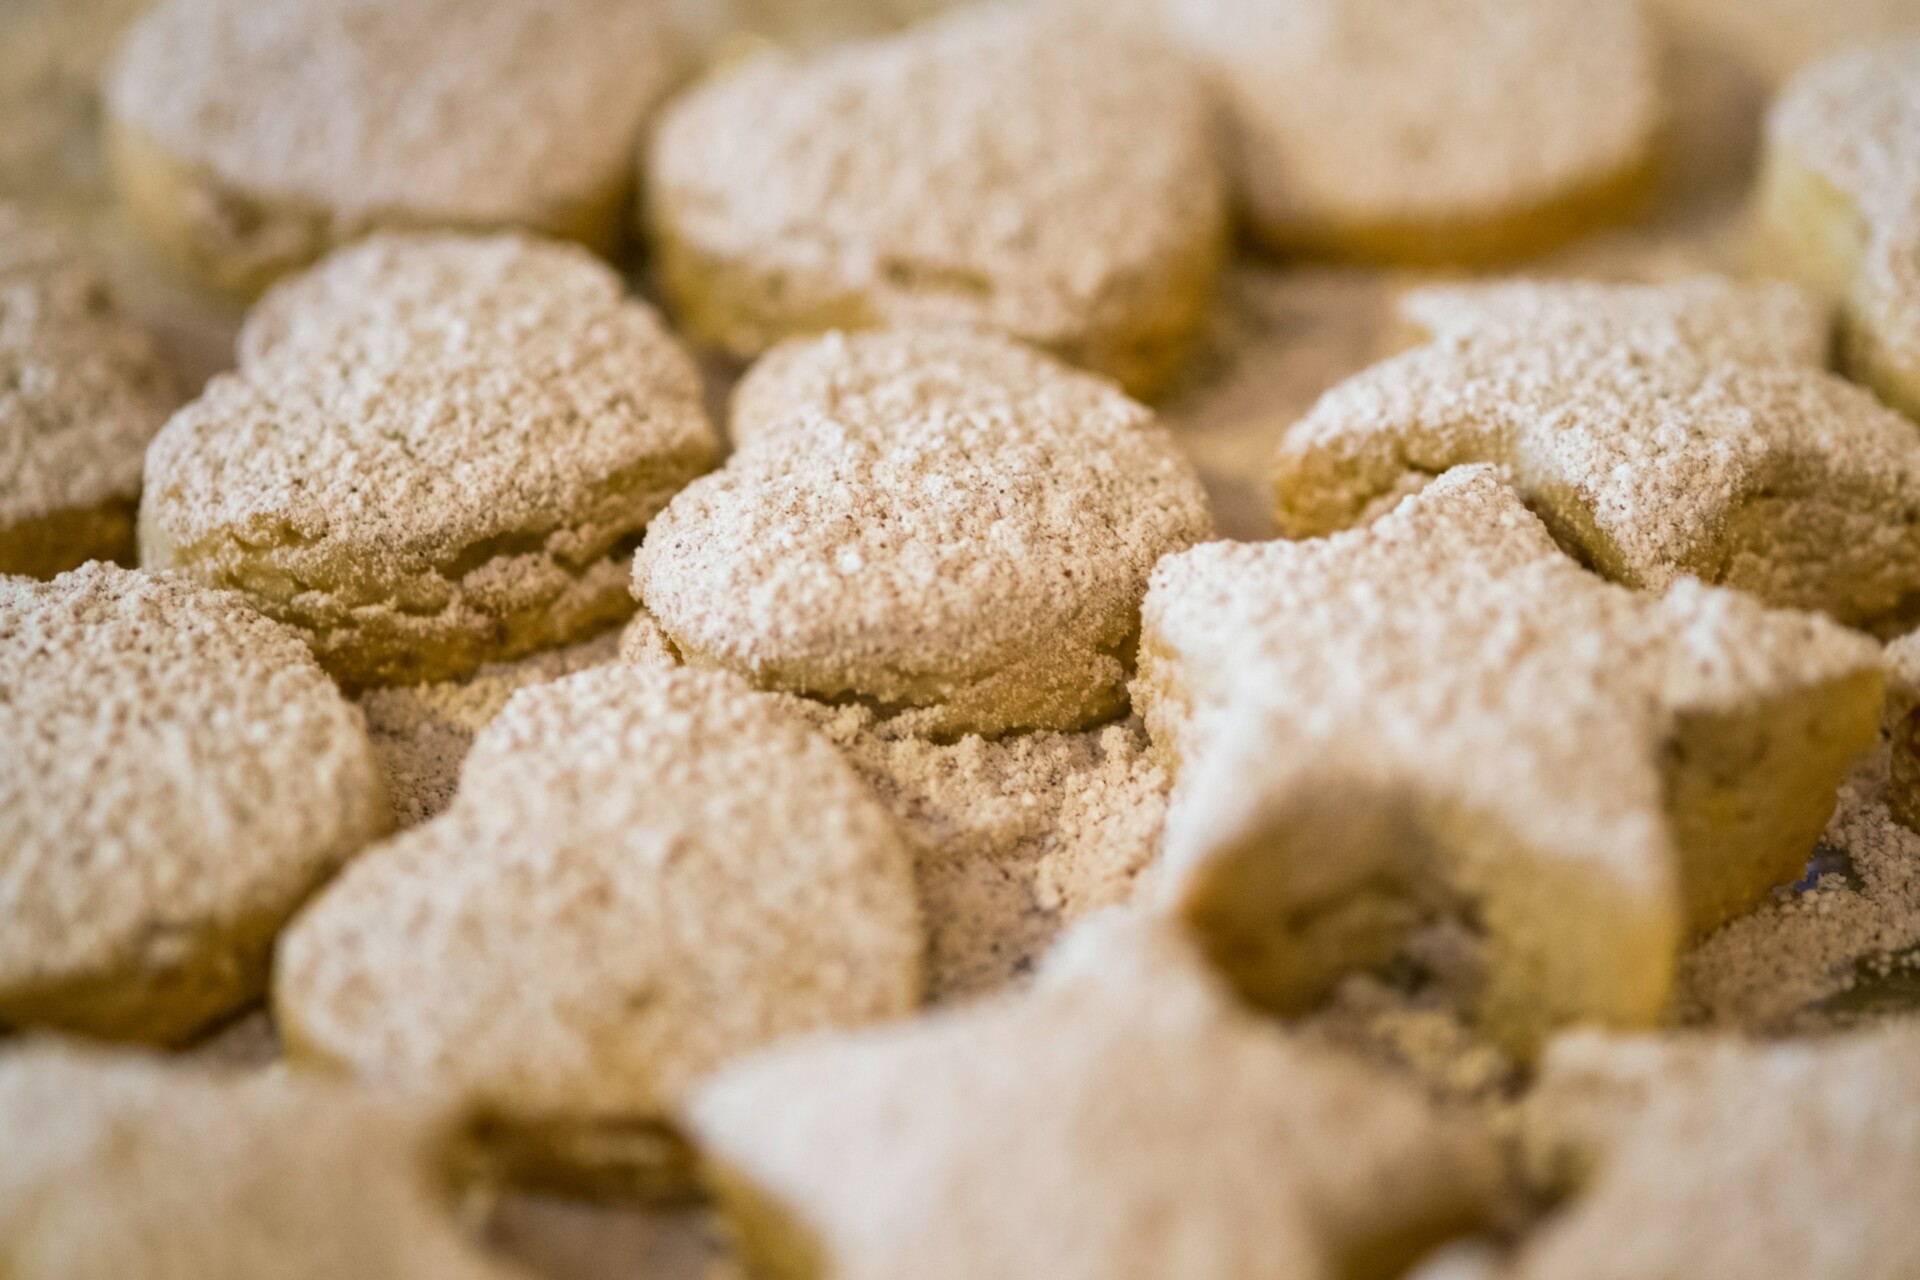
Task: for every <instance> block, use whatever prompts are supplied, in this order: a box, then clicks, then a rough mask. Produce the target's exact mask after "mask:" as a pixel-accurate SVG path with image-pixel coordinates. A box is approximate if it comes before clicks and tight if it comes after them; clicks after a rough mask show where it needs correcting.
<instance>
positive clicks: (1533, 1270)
mask: <svg viewBox="0 0 1920 1280" xmlns="http://www.w3.org/2000/svg"><path fill="white" fill-rule="evenodd" d="M1916 1081H1920V1033H1916V1032H1915V1031H1914V1029H1913V1028H1911V1027H1895V1028H1888V1029H1886V1030H1882V1031H1877V1032H1872V1033H1864V1034H1858V1035H1850V1036H1842V1037H1837V1038H1833V1039H1823V1040H1815V1041H1808V1042H1798V1043H1773V1044H1756V1043H1752V1042H1747V1041H1742V1040H1738V1039H1735V1038H1732V1037H1705V1036H1700V1037H1678V1038H1674V1039H1671V1040H1659V1039H1654V1038H1653V1037H1606V1036H1599V1035H1594V1034H1591V1033H1588V1034H1581V1035H1576V1036H1572V1037H1569V1038H1567V1039H1565V1040H1563V1041H1561V1042H1560V1043H1558V1044H1556V1045H1555V1046H1554V1047H1553V1051H1552V1052H1551V1053H1550V1054H1549V1055H1548V1058H1547V1061H1546V1067H1545V1070H1544V1072H1543V1074H1542V1078H1541V1082H1540V1087H1539V1089H1538V1090H1537V1091H1536V1092H1535V1093H1534V1095H1533V1096H1532V1097H1531V1098H1530V1099H1529V1100H1528V1102H1527V1104H1526V1108H1525V1111H1524V1120H1523V1126H1522V1136H1523V1141H1524V1145H1525V1149H1526V1153H1527V1156H1528V1161H1529V1163H1530V1164H1531V1165H1532V1166H1533V1168H1534V1171H1535V1173H1536V1175H1537V1176H1540V1177H1543V1178H1544V1179H1545V1180H1546V1181H1547V1182H1548V1183H1550V1184H1551V1185H1553V1186H1554V1187H1556V1188H1557V1189H1559V1190H1561V1191H1570V1192H1572V1193H1573V1195H1572V1198H1571V1200H1570V1202H1569V1203H1567V1204H1566V1205H1565V1206H1563V1208H1562V1211H1561V1212H1560V1214H1558V1215H1557V1216H1556V1217H1555V1219H1554V1220H1553V1221H1552V1222H1550V1223H1548V1224H1547V1225H1546V1226H1545V1227H1544V1228H1543V1229H1542V1230H1541V1231H1540V1232H1539V1233H1538V1234H1536V1235H1534V1236H1533V1237H1531V1238H1530V1239H1529V1240H1528V1241H1527V1242H1526V1243H1525V1244H1524V1245H1523V1246H1522V1248H1521V1249H1520V1252H1519V1256H1518V1258H1517V1260H1516V1262H1515V1265H1514V1267H1513V1270H1512V1272H1511V1274H1512V1275H1514V1276H1515V1277H1518V1278H1519V1280H1546V1278H1547V1277H1552V1280H1627V1278H1628V1277H1644V1276H1650V1275H1685V1276H1689V1277H1697V1278H1698V1280H1746V1278H1747V1277H1751V1276H1763V1275H1792V1276H1804V1277H1807V1280H1854V1278H1855V1277H1860V1276H1897V1275H1905V1274H1907V1273H1909V1272H1912V1271H1913V1270H1914V1269H1915V1268H1916V1267H1920V1227H1916V1225H1915V1223H1914V1218H1913V1213H1912V1211H1911V1210H1912V1206H1913V1204H1914V1201H1915V1198H1916V1197H1920V1084H1916Z"/></svg>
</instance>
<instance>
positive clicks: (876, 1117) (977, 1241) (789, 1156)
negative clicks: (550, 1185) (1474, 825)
mask: <svg viewBox="0 0 1920 1280" xmlns="http://www.w3.org/2000/svg"><path fill="white" fill-rule="evenodd" d="M690 1114H691V1123H692V1126H693V1128H694V1130H695V1132H696V1133H697V1134H698V1136H699V1137H700V1139H701V1140H702V1141H703V1143H704V1144H705V1145H706V1147H707V1149H708V1151H709V1155H710V1160H711V1162H712V1164H713V1165H714V1167H715V1173H716V1179H717V1183H718V1188H719V1194H720V1199H721V1203H722V1206H723V1207H725V1208H728V1209H730V1210H732V1211H733V1213H734V1215H735V1217H736V1220H737V1225H738V1226H739V1228H740V1229H741V1233H742V1235H743V1239H744V1243H745V1245H746V1247H747V1250H748V1253H749V1255H750V1257H751V1258H752V1260H753V1261H754V1262H756V1263H759V1264H760V1265H762V1266H763V1267H765V1268H766V1270H767V1272H768V1273H769V1274H783V1273H784V1274H799V1272H798V1271H796V1270H793V1268H796V1267H798V1266H800V1265H801V1262H802V1259H803V1258H804V1259H806V1261H808V1262H810V1263H811V1264H812V1265H814V1266H816V1267H817V1268H818V1269H819V1272H820V1273H821V1274H831V1275H833V1276H835V1277H838V1278H839V1280H882V1278H883V1277H891V1276H902V1275H913V1276H916V1277H922V1278H924V1280H957V1278H959V1277H976V1276H982V1275H994V1276H1039V1275H1046V1276H1052V1277H1059V1278H1060V1280H1095V1278H1096V1277H1097V1278H1098V1280H1147V1278H1148V1277H1163V1276H1171V1275H1181V1276H1228V1275H1231V1276H1238V1277H1248V1278H1249V1280H1254V1278H1258V1280H1282V1278H1283V1277H1284V1278H1286V1280H1331V1277H1334V1276H1338V1275H1345V1274H1354V1273H1355V1271H1354V1270H1353V1267H1354V1264H1355V1262H1356V1261H1357V1259H1359V1258H1360V1257H1363V1256H1364V1257H1366V1258H1367V1259H1368V1260H1369V1264H1370V1265H1372V1266H1376V1267H1378V1268H1379V1269H1380V1271H1381V1273H1382V1274H1386V1273H1389V1272H1391V1271H1392V1270H1393V1269H1394V1268H1395V1266H1396V1264H1404V1263H1406V1262H1408V1261H1410V1260H1411V1259H1412V1257H1414V1256H1417V1254H1418V1253H1419V1252H1420V1251H1421V1250H1422V1249H1424V1248H1425V1247H1427V1246H1429V1245H1431V1244H1432V1243H1434V1242H1435V1240H1436V1239H1438V1238H1441V1237H1444V1236H1445V1235H1446V1234H1447V1233H1448V1231H1449V1230H1451V1229H1455V1228H1457V1227H1459V1226H1461V1225H1463V1224H1464V1223H1465V1222H1466V1221H1469V1220H1471V1219H1472V1218H1473V1217H1474V1216H1475V1215H1476V1214H1478V1213H1479V1212H1482V1211H1483V1210H1484V1209H1485V1207H1486V1206H1487V1204H1488V1202H1489V1199H1490V1197H1491V1193H1492V1189H1493V1185H1494V1183H1495V1181H1496V1173H1495V1167H1496V1162H1495V1160H1494V1158H1493V1152H1492V1148H1491V1144H1490V1143H1489V1142H1488V1141H1487V1140H1486V1138H1485V1136H1484V1135H1483V1134H1481V1133H1479V1132H1478V1131H1476V1130H1475V1129H1474V1128H1473V1126H1471V1125H1470V1124H1468V1123H1466V1122H1464V1121H1462V1120H1460V1119H1458V1118H1455V1117H1449V1116H1445V1115H1442V1114H1440V1113H1439V1112H1437V1111H1436V1109H1435V1108H1434V1107H1433V1106H1432V1105H1431V1104H1430V1103H1428V1102H1427V1100H1426V1099H1425V1098H1424V1097H1422V1096H1421V1095H1420V1094H1419V1093H1418V1092H1417V1091H1416V1090H1414V1089H1412V1088H1411V1087H1409V1086H1407V1085H1405V1084H1403V1083H1402V1082H1400V1081H1397V1080H1395V1079H1393V1078H1391V1077H1389V1076H1386V1075H1384V1074H1383V1073H1379V1072H1377V1071H1376V1070H1375V1069H1373V1068H1371V1067H1369V1066H1367V1065H1366V1064H1365V1063H1363V1062H1360V1061H1358V1060H1356V1059H1350V1058H1347V1057H1345V1056H1343V1055H1341V1054H1338V1053H1336V1052H1333V1051H1330V1050H1328V1049H1325V1048H1322V1047H1319V1046H1313V1045H1309V1044H1306V1043H1304V1042H1301V1041H1299V1040H1295V1039H1292V1038H1290V1037H1289V1036H1287V1035H1286V1034H1285V1033H1284V1032H1282V1031H1280V1030H1279V1029H1277V1028H1275V1027H1274V1026H1272V1025H1270V1024H1268V1023H1266V1022H1264V1021H1263V1020H1261V1019H1259V1018H1257V1017H1255V1016H1254V1015H1252V1014H1250V1013H1248V1012H1246V1011H1244V1010H1243V1009H1240V1008H1239V1007H1237V1006H1236V1005H1235V1004H1234V1002H1233V1000H1232V998H1231V997H1230V996H1229V995H1228V994H1227V993H1225V992H1224V991H1222V990H1220V989H1218V988H1217V987H1216V986H1214V985H1213V984H1212V983H1211V982H1210V981H1209V980H1208V978H1207V977H1206V975H1205V973H1204V972H1203V970H1202V966H1201V965H1200V964H1199V962H1198V960H1197V959H1196V958H1195V957H1194V956H1193V955H1192V954H1190V953H1189V951H1188V950H1187V948H1186V947H1184V946H1183V945H1182V944H1181V943H1180V941H1179V939H1177V938H1175V937H1169V936H1168V935H1167V934H1166V933H1165V932H1164V931H1163V930H1160V929H1157V928H1155V927H1154V926H1153V925H1152V924H1151V923H1150V922H1147V921H1143V920H1124V919H1121V920H1104V921H1101V922H1100V923H1099V924H1097V925H1091V924H1090V925H1088V926H1083V927H1082V929H1081V930H1079V931H1077V932H1076V934H1073V935H1069V938H1068V940H1067V941H1066V942H1065V943H1064V944H1063V946H1062V949H1061V950H1060V951H1059V952H1058V953H1056V955H1055V957H1054V958H1053V959H1052V960H1050V962H1049V964H1048V967H1047V969H1046V970H1045V971H1044V972H1043V973H1042V976H1041V979H1040V982H1039V983H1038V985H1037V986H1036V987H1035V988H1034V989H1033V990H1031V991H1027V992H1020V993H1016V994H1013V995H1010V996H1005V997H1001V998H998V999H995V1000H991V1001H988V1002H985V1003H980V1004H975V1005H972V1006H969V1007H965V1008H962V1009H959V1010H956V1011H953V1012H951V1013H946V1014H937V1015H934V1016H932V1017H929V1018H924V1019H921V1020H920V1021H918V1022H916V1023H913V1024H911V1025H909V1026H905V1027H900V1028H887V1029H881V1030H878V1031H871V1032H864V1033H858V1034H853V1035H848V1036H842V1037H838V1038H835V1039H832V1040H825V1041H815V1042H812V1043H808V1044H800V1045H795V1046H791V1047H786V1048H781V1049H776V1050H774V1051H772V1052H770V1053H768V1054H765V1055H762V1056H760V1057H757V1058H754V1059H751V1060H748V1061H745V1062H741V1063H738V1064H735V1065H733V1066H731V1067H729V1068H727V1069H725V1070H724V1071H722V1072H721V1074H720V1075H719V1076H718V1077H717V1078H716V1079H715V1080H714V1081H713V1082H712V1083H710V1084H709V1085H707V1086H706V1087H705V1088H703V1089H702V1090H701V1091H700V1093H699V1094H698V1095H697V1097H696V1098H695V1101H694V1104H693V1106H692V1108H691V1112H690ZM783 1269H784V1270H783Z"/></svg>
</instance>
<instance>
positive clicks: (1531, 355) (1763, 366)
mask: <svg viewBox="0 0 1920 1280" xmlns="http://www.w3.org/2000/svg"><path fill="white" fill-rule="evenodd" d="M1404 310H1405V313H1406V315H1407V317H1408V318H1409V319H1410V320H1412V321H1413V322H1414V323H1415V324H1417V325H1420V326H1422V327H1424V328H1425V329H1427V330H1428V331H1429V332H1430V333H1431V335H1432V338H1433V340H1432V341H1431V342H1430V343H1428V344H1427V345H1425V346H1422V347H1418V348H1416V349H1415V350H1412V351H1409V352H1406V353H1405V354H1403V355H1399V356H1396V357H1394V358H1393V359H1391V360H1387V361H1384V362H1383V363H1381V364H1377V365H1375V366H1373V367H1372V368H1371V369H1368V370H1366V371H1365V372H1363V373H1361V374H1359V375H1358V376H1356V377H1354V378H1351V379H1349V380H1347V381H1346V382H1344V383H1341V384H1340V385H1339V386H1337V387H1335V388H1333V389H1332V390H1331V391H1329V392H1327V394H1326V395H1324V396H1323V397H1321V399H1320V401H1319V402H1318V403H1317V404H1315V405H1314V407H1313V408H1312V410H1310V411H1309V412H1308V414H1307V415H1306V417H1304V418H1302V419H1301V420H1300V421H1299V422H1297V423H1296V424H1294V426H1293V427H1291V428H1290V429H1289V430H1288V432H1287V434H1286V436H1285V437H1284V438H1283V439H1282V441H1281V444H1280V450H1279V455H1278V459H1277V466H1276V471H1275V489H1276V493H1277V496H1278V499H1279V511H1278V514H1279V519H1280V524H1281V528H1282V529H1284V530H1285V531H1286V532H1287V533H1288V534H1290V535H1293V536H1296V537H1298V536H1307V535H1312V534H1321V533H1326V532H1329V531H1332V530H1335V529H1340V528H1344V527H1346V526H1348V525H1351V524H1354V523H1358V522H1362V521H1364V520H1366V519H1368V518H1370V516H1371V515H1373V514H1376V513H1378V512H1379V511H1381V510H1384V509H1385V508H1387V507H1388V506H1390V505H1391V504H1392V503H1393V501H1394V500H1396V499H1397V498H1399V497H1400V496H1402V495H1403V494H1405V493H1407V492H1409V491H1411V490H1413V489H1417V488H1418V487H1419V486H1420V485H1422V484H1424V483H1425V482H1426V480H1427V479H1428V478H1429V477H1431V476H1433V475H1435V474H1438V473H1439V472H1441V471H1444V470H1445V469H1446V468H1448V467H1452V466H1459V465H1461V464H1464V463H1472V462H1489V461H1490V462H1498V463H1501V464H1503V465H1504V466H1506V467H1507V468H1508V469H1509V472H1510V474H1511V476H1512V478H1513V480H1514V482H1515V484H1516V485H1517V486H1518V487H1519V488H1520V490H1521V491H1522V492H1523V493H1524V494H1525V495H1526V496H1527V498H1528V500H1529V501H1530V502H1531V503H1533V504H1534V505H1535V506H1536V507H1537V509H1538V510H1539V511H1540V512H1541V515H1542V517H1543V518H1544V519H1545V520H1546V521H1547V522H1548V524H1549V526H1550V527H1551V528H1552V529H1553V532H1554V534H1555V536H1556V537H1557V538H1559V539H1561V540H1562V541H1563V542H1564V543H1566V544H1567V545H1568V546H1569V547H1570V548H1572V549H1574V550H1575V551H1576V552H1577V553H1578V554H1579V555H1581V556H1582V557H1583V558H1584V559H1586V560H1588V561H1589V562H1590V563H1591V564H1593V566H1594V567H1595V568H1596V569H1598V570H1599V571H1600V572H1601V573H1604V574H1605V575H1606V576H1608V577H1610V578H1613V579H1615V580H1617V581H1620V582H1624V583H1627V584H1628V585H1630V586H1637V587H1646V588H1651V589H1656V590H1657V589H1661V588H1664V587H1666V586H1668V585H1670V584H1672V583H1674V582H1676V581H1678V580H1680V579H1681V578H1683V577H1688V576H1693V577H1698V578H1701V579H1703V580H1705V581H1707V582H1712V583H1717V584H1724V585H1726V586H1732V587H1739V588H1741V589H1743V590H1746V591H1750V592H1752V593H1753V594H1755V595H1757V596H1759V597H1760V598H1761V599H1762V600H1764V601H1766V602H1767V603H1769V604H1775V605H1785V606H1793V607H1796V608H1810V609H1821V610H1825V611H1827V612H1830V613H1832V614H1834V615H1835V616H1837V617H1839V618H1840V619H1841V620H1842V621H1846V622H1854V623H1860V622H1867V621H1872V620H1875V619H1878V618H1880V617H1882V616H1884V615H1886V614H1888V613H1889V612H1891V611H1893V610H1894V609H1896V608H1898V607H1900V606H1902V604H1903V602H1905V601H1906V600H1907V599H1908V598H1910V597H1911V596H1912V594H1913V593H1914V592H1915V591H1916V590H1917V589H1920V523H1916V521H1915V520H1914V518H1913V517H1914V516H1915V514H1916V513H1920V434H1916V433H1915V431H1914V427H1913V424H1912V423H1910V422H1908V421H1907V420H1906V419H1904V418H1902V417H1901V416H1900V415H1899V414H1897V413H1894V412H1892V411H1891V410H1889V409H1887V408H1886V407H1885V406H1883V405H1881V404H1879V403H1878V402H1877V401H1875V399H1874V398H1873V396H1872V395H1871V394H1869V393H1868V392H1866V391H1865V390H1863V389H1862V388H1860V387H1856V386H1854V385H1852V384H1851V383H1848V382H1846V381H1845V380H1844V379H1841V378H1839V377H1836V376H1834V375H1832V374H1830V373H1827V372H1826V371H1825V369H1824V368H1822V367H1821V366H1820V364H1819V363H1818V360H1819V358H1820V356H1821V355H1822V353H1823V352H1824V349H1825V342H1824V332H1823V329H1824V326H1823V323H1822V319H1821V317H1820V315H1819V313H1818V312H1817V311H1816V310H1815V309H1814V308H1813V307H1812V305H1811V304H1810V303H1809V302H1808V301H1806V300H1805V299H1804V298H1803V297H1800V296H1799V295H1797V294H1796V292H1795V291H1794V290H1793V289H1792V288H1791V287H1790V286H1786V285H1777V284H1738V283H1734V282H1731V281H1723V280H1713V279H1703V280H1695V281H1689V282H1685V283H1681V284H1675V285H1661V286H1644V285H1599V284H1544V283H1526V282H1521V283H1514V284H1502V285H1492V286H1477V287H1476V286H1456V287H1450V288H1444V289H1440V290H1437V291H1420V292H1416V293H1414V294H1413V295H1411V296H1410V297H1409V299H1408V300H1407V302H1406V303H1405V305H1404Z"/></svg>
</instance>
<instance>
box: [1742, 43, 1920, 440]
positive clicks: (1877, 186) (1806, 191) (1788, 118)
mask: <svg viewBox="0 0 1920 1280" xmlns="http://www.w3.org/2000/svg"><path fill="white" fill-rule="evenodd" d="M1757 201H1758V209H1759V214H1758V217H1759V224H1760V227H1759V230H1760V235H1759V255H1758V256H1759V261H1760V265H1761V266H1763V267H1765V268H1767V269H1769V270H1776V271H1780V272H1783V273H1785V274H1787V275H1790V276H1793V277H1795V278H1798V279H1801V280H1804V281H1806V282H1807V283H1808V284H1810V285H1812V286H1814V287H1815V288H1818V289H1820V290H1822V291H1823V292H1824V293H1826V294H1828V295H1829V296H1831V297H1832V298H1834V299H1835V300H1836V301H1839V302H1841V303H1842V313H1843V315H1844V317H1845V320H1846V325H1845V329H1846V333H1845V338H1846V341H1845V344H1844V347H1845V356H1846V363H1847V367H1848V370H1849V371H1850V372H1851V373H1852V374H1853V375H1854V376H1855V377H1857V378H1859V379H1860V380H1861V381H1862V382H1865V383H1866V384H1867V385H1868V386H1870V387H1872V388H1873V389H1874V390H1875V391H1877V392H1879V393H1880V395H1881V396H1882V397H1884V398H1885V399H1886V401H1887V402H1888V403H1889V404H1891V405H1893V406H1894V407H1895V408H1898V409H1901V410H1903V411H1905V412H1906V413H1907V414H1908V415H1909V416H1920V41H1913V40H1909V41H1905V42H1901V43H1897V44H1888V45H1883V46H1880V47H1877V48H1870V49H1862V50H1857V51H1854V52H1850V53H1843V54H1840V55H1839V56H1837V57H1833V58H1829V59H1827V60H1826V61H1824V62H1820V63H1818V64H1816V65H1814V66H1812V67H1809V68H1808V69H1807V70H1805V71H1803V72H1802V73H1800V75H1798V76H1796V77H1795V78H1794V79H1793V81H1792V82H1791V83H1789V84H1788V85H1787V87H1786V89H1785V90H1784V91H1783V92H1782V93H1781V95H1780V97H1779V99H1778V100H1777V101H1776V102H1775V103H1774V106H1773V110H1772V112H1771V113H1770V114H1769V116H1768V118H1767V135H1766V159H1765V163H1764V165H1763V167H1762V172H1761V177H1760V184H1759V195H1758V197H1757Z"/></svg>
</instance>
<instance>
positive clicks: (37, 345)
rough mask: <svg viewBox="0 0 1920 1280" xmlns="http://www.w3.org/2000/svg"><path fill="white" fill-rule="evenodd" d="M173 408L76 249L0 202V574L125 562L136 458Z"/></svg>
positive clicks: (147, 349)
mask: <svg viewBox="0 0 1920 1280" xmlns="http://www.w3.org/2000/svg"><path fill="white" fill-rule="evenodd" d="M179 399H180V398H179V394H178V391H177V389H176V388H175V386H174V382H173V378H172V376H171V375H170V374H169V373H168V371H167V369H166V366H165V365H163V364H162V363H161V361H160V357H159V355H158V354H157V353H156V352H155V350H154V348H153V344H152V343H151V342H149V341H148V340H147V338H146V336H145V335H144V334H142V333H140V332H139V331H138V330H137V329H135V328H134V326H133V325H132V324H130V323H129V322H128V321H127V320H125V319H123V318H122V317H121V316H120V315H119V313H118V312H117V311H115V309H114V305H113V301H112V299H111V297H110V296H109V294H108V291H107V285H106V281H105V280H104V279H103V278H102V276H101V274H100V272H99V270H98V269H97V268H96V267H95V266H94V265H93V263H92V261H91V259H90V258H89V257H88V255H87V253H86V251H85V249H84V248H83V247H82V246H81V245H80V243H79V242H78V241H77V240H76V239H74V237H72V236H71V235H69V234H68V233H67V232H66V231H65V230H63V229H62V228H60V227H59V226H57V225H56V224H55V223H54V222H52V221H51V220H50V219H48V218H45V217H42V216H38V215H35V214H32V213H30V212H28V211H27V209H26V208H25V207H23V206H21V205H18V204H13V203H10V202H6V201H0V573H20V574H26V575H28V576H29V577H35V578H51V577H53V576H54V575H55V574H57V573H60V572H62V571H64V570H67V569H73V568H77V567H79V566H80V565H82V564H85V563H86V562H87V561H89V560H127V559H131V558H132V555H133V511H134V505H135V503H136V502H137V501H138V500H139V496H140V463H141V459H142V458H144V457H145V456H146V451H147V441H148V440H150V439H151V438H152V437H153V433H154V432H156V431H158V430H159V429H160V424H161V423H163V422H165V421H166V420H167V415H168V414H169V413H171V412H172V411H173V409H174V407H175V406H176V405H178V404H179Z"/></svg>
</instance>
